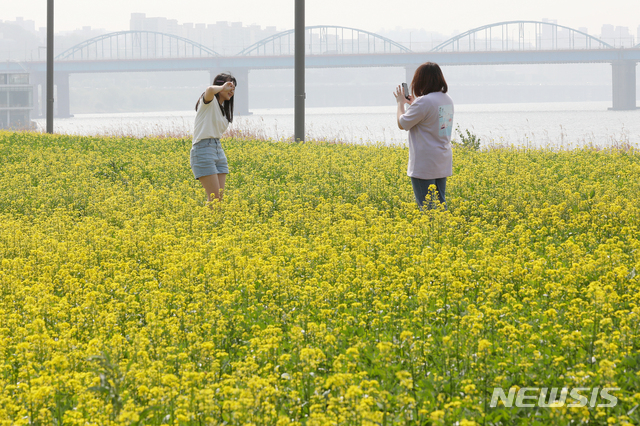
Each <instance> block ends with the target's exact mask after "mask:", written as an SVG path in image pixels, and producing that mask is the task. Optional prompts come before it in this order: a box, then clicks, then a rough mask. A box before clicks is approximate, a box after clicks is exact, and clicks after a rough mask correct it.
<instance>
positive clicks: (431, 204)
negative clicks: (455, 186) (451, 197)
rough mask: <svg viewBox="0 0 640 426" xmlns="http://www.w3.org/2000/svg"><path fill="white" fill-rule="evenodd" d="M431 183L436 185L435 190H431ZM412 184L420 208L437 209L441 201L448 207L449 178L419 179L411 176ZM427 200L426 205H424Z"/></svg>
mask: <svg viewBox="0 0 640 426" xmlns="http://www.w3.org/2000/svg"><path fill="white" fill-rule="evenodd" d="M431 185H435V187H436V189H435V191H433V190H431V191H430V190H429V187H430V186H431ZM411 186H413V195H415V197H416V203H418V207H420V210H422V209H423V208H426V209H428V210H431V209H435V208H436V206H437V205H438V202H440V203H441V204H442V205H443V206H444V207H445V209H446V204H445V192H446V190H447V178H446V177H444V178H440V179H418V178H414V177H412V178H411ZM425 201H426V206H425V205H424V204H425Z"/></svg>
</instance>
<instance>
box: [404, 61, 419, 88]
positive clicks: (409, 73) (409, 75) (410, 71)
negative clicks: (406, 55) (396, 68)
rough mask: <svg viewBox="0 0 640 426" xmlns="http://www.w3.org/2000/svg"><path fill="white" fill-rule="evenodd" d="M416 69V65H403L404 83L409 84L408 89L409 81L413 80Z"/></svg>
mask: <svg viewBox="0 0 640 426" xmlns="http://www.w3.org/2000/svg"><path fill="white" fill-rule="evenodd" d="M417 69H418V65H407V66H406V67H404V73H405V81H404V82H405V83H407V85H408V86H409V90H411V81H412V80H413V75H414V74H415V73H416V70H417Z"/></svg>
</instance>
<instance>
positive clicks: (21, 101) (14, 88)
mask: <svg viewBox="0 0 640 426" xmlns="http://www.w3.org/2000/svg"><path fill="white" fill-rule="evenodd" d="M32 109H33V87H32V86H31V85H30V84H29V74H27V73H20V74H13V73H12V74H0V129H27V128H30V127H31V110H32Z"/></svg>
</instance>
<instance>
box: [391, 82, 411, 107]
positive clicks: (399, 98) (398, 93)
mask: <svg viewBox="0 0 640 426" xmlns="http://www.w3.org/2000/svg"><path fill="white" fill-rule="evenodd" d="M393 96H395V97H396V102H398V104H402V105H403V106H404V104H409V105H411V104H412V103H413V96H412V95H409V99H407V98H405V97H404V90H402V86H398V87H396V91H395V92H393Z"/></svg>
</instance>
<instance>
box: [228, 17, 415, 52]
mask: <svg viewBox="0 0 640 426" xmlns="http://www.w3.org/2000/svg"><path fill="white" fill-rule="evenodd" d="M410 51H411V50H410V49H409V48H407V47H405V46H403V45H401V44H400V43H397V42H395V41H393V40H391V39H388V38H386V37H383V36H381V35H378V34H375V33H371V32H368V31H364V30H359V29H356V28H349V27H339V26H330V25H317V26H309V27H306V28H305V52H306V54H307V55H323V54H371V53H400V52H410ZM293 54H294V30H288V31H283V32H280V33H278V34H274V35H272V36H270V37H267V38H265V39H263V40H260V41H258V42H256V43H254V44H252V45H251V46H249V47H247V48H246V49H244V50H242V51H241V52H240V53H238V56H282V55H293Z"/></svg>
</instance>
